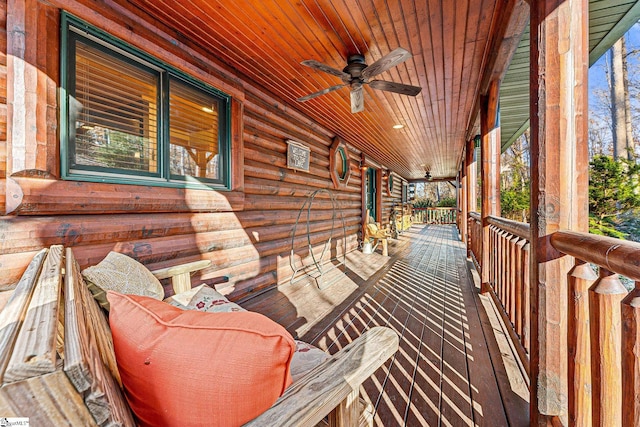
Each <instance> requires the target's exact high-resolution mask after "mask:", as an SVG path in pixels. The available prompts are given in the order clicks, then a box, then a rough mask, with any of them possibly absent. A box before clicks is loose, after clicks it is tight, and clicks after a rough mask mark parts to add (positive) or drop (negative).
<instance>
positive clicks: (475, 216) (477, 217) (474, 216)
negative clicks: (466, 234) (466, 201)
mask: <svg viewBox="0 0 640 427" xmlns="http://www.w3.org/2000/svg"><path fill="white" fill-rule="evenodd" d="M469 217H471V218H472V219H475V220H476V221H480V220H481V219H482V216H481V215H480V212H474V211H471V212H469Z"/></svg>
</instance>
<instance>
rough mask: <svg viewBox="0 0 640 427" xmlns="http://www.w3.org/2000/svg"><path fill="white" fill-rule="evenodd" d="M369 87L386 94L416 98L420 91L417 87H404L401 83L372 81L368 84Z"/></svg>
mask: <svg viewBox="0 0 640 427" xmlns="http://www.w3.org/2000/svg"><path fill="white" fill-rule="evenodd" d="M369 86H371V87H372V88H374V89H378V90H386V91H387V92H395V93H399V94H402V95H409V96H416V95H417V94H419V93H420V91H421V90H422V88H421V87H418V86H410V85H404V84H402V83H394V82H385V81H384V80H374V81H372V82H369Z"/></svg>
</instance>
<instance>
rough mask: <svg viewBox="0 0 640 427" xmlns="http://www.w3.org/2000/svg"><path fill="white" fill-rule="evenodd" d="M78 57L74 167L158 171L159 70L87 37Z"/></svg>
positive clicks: (72, 106)
mask: <svg viewBox="0 0 640 427" xmlns="http://www.w3.org/2000/svg"><path fill="white" fill-rule="evenodd" d="M75 59H76V64H75V72H76V74H75V82H76V88H75V97H71V98H70V103H69V125H70V127H71V129H72V130H73V129H74V128H75V139H74V142H75V147H74V148H75V150H74V152H72V157H73V158H72V159H71V163H72V165H73V166H76V167H77V166H89V167H99V168H115V169H125V170H129V171H138V172H154V173H155V172H157V171H158V164H157V162H158V157H157V155H158V153H157V140H158V138H157V116H158V115H157V108H158V107H157V99H158V96H157V90H158V89H157V88H158V75H157V73H153V72H151V71H147V70H146V69H142V68H141V67H138V66H136V65H134V64H130V63H128V62H126V61H124V60H121V59H119V58H117V57H115V56H112V55H109V54H107V53H105V52H103V51H102V50H100V49H97V48H95V47H93V46H90V45H88V44H85V43H83V42H81V41H77V42H76V58H75ZM71 136H72V138H73V134H72V135H71Z"/></svg>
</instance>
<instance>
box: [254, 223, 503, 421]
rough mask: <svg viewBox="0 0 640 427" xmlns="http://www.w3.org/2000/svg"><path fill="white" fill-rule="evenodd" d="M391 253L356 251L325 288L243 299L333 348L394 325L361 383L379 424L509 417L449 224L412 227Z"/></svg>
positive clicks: (301, 334)
mask: <svg viewBox="0 0 640 427" xmlns="http://www.w3.org/2000/svg"><path fill="white" fill-rule="evenodd" d="M390 253H391V255H392V256H391V257H390V258H385V257H381V256H380V255H379V254H372V255H362V254H360V253H353V254H351V257H350V259H349V260H348V261H347V265H346V270H343V271H342V272H340V273H339V274H342V275H343V278H342V279H340V280H335V281H334V283H333V284H331V285H330V286H328V287H326V288H324V289H322V290H319V289H318V288H317V286H315V283H313V282H314V281H309V283H308V284H301V283H297V284H295V285H291V286H290V287H288V286H284V287H281V288H280V289H278V290H274V291H273V292H272V293H271V294H267V295H264V296H262V297H261V298H259V300H258V301H248V302H246V303H244V304H243V305H244V306H245V307H246V308H248V309H251V310H256V311H260V312H262V313H263V314H265V315H267V316H269V317H271V318H273V319H274V320H276V321H278V320H280V322H281V324H283V325H284V326H285V327H287V329H288V330H289V331H290V332H292V334H294V335H295V336H297V337H300V338H301V339H303V340H305V341H307V342H311V343H313V344H315V345H317V346H318V347H320V348H323V349H324V350H326V351H328V352H330V353H335V352H336V351H338V350H339V349H341V348H343V347H344V346H345V345H347V344H348V343H350V342H351V341H353V340H354V339H356V338H357V337H358V336H360V335H361V334H362V333H363V332H364V331H366V330H368V329H370V328H371V327H373V326H388V327H390V328H393V329H394V330H395V331H396V332H397V333H398V335H399V336H400V349H399V351H398V352H397V353H396V354H395V355H394V357H393V358H392V359H391V360H390V361H388V362H387V363H386V364H385V365H384V366H383V367H382V368H381V369H379V370H378V371H377V372H376V373H375V375H374V376H372V377H371V378H370V379H369V380H367V381H366V382H365V383H364V384H363V386H362V389H361V390H362V394H363V396H364V398H365V399H366V400H368V401H370V402H371V403H372V404H373V406H374V408H375V415H374V424H375V425H376V426H386V427H389V426H405V425H406V426H466V425H480V426H482V425H490V426H507V425H510V424H509V421H508V417H507V414H506V412H505V406H504V405H503V400H509V399H510V398H511V397H512V396H503V394H504V393H505V390H504V387H503V389H502V390H501V389H499V387H498V380H497V378H501V377H504V375H503V374H502V373H501V372H497V370H500V369H504V366H501V364H500V363H495V362H492V360H491V358H490V355H489V351H488V348H489V347H490V346H491V345H493V346H495V340H493V341H488V340H492V339H493V337H492V336H491V337H487V333H486V332H485V331H484V330H483V328H482V324H481V317H480V315H479V313H478V309H479V307H482V305H481V304H480V303H479V302H478V301H479V300H478V296H477V291H476V289H475V287H474V284H473V281H472V280H471V277H470V274H469V271H468V269H467V260H466V252H465V249H464V246H463V245H462V243H461V242H460V241H459V240H458V239H457V232H456V229H455V227H453V226H451V225H429V226H420V227H417V226H414V227H413V228H412V229H411V230H409V231H408V232H406V233H404V234H403V235H402V236H401V238H400V240H399V241H396V242H394V244H393V245H392V246H391V249H390ZM372 266H375V267H376V268H373V269H372V268H371V267H372ZM376 269H377V272H375V270H376ZM363 272H366V273H364V274H363ZM287 288H288V289H287ZM481 309H482V308H481ZM287 310H288V311H287ZM483 316H486V315H484V314H483ZM483 318H484V317H483ZM292 319H297V322H292ZM488 342H489V343H488ZM501 393H502V394H501Z"/></svg>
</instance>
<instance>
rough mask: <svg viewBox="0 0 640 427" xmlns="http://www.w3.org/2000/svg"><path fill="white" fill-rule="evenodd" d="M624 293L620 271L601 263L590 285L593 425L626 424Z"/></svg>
mask: <svg viewBox="0 0 640 427" xmlns="http://www.w3.org/2000/svg"><path fill="white" fill-rule="evenodd" d="M625 295H627V290H626V289H625V287H624V286H622V283H621V282H620V278H619V277H618V275H617V274H616V273H612V272H610V271H609V270H606V269H605V268H603V267H600V274H599V277H598V280H596V282H595V283H594V284H593V286H591V288H590V289H589V317H590V321H591V373H592V390H593V398H594V400H595V402H594V404H593V405H592V408H593V411H592V414H593V425H594V426H601V427H608V426H621V425H623V424H622V410H621V409H622V361H621V354H620V353H621V348H620V347H621V346H620V344H621V340H622V326H621V324H620V322H621V312H620V303H621V302H622V299H623V298H624V297H625Z"/></svg>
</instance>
